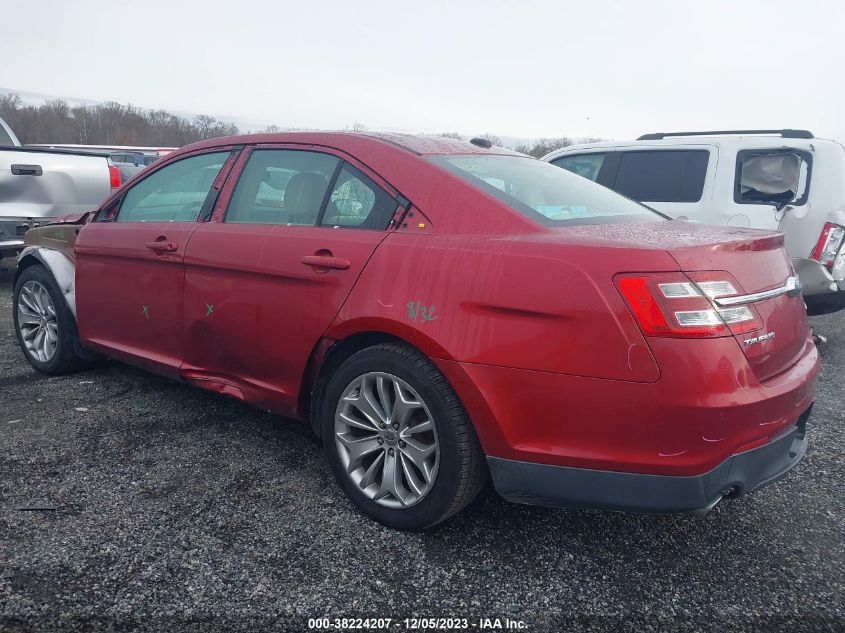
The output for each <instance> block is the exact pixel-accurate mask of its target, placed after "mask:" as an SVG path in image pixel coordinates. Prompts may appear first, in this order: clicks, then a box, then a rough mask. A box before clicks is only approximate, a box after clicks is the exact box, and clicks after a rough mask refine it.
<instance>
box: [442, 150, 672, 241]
mask: <svg viewBox="0 0 845 633" xmlns="http://www.w3.org/2000/svg"><path fill="white" fill-rule="evenodd" d="M429 160H431V161H432V162H434V163H436V164H438V165H440V166H441V167H443V168H445V169H446V170H448V171H450V172H452V173H454V174H456V175H458V176H460V177H461V178H463V179H464V180H466V181H467V182H469V183H470V184H472V185H474V186H475V187H477V188H479V189H481V190H483V191H486V192H487V193H489V194H491V195H493V196H494V197H496V198H498V199H499V200H501V201H503V202H505V203H506V204H508V205H509V206H510V207H511V208H513V209H515V210H516V211H518V212H520V213H522V214H523V215H525V216H527V217H529V218H531V219H532V220H534V221H536V222H539V223H540V224H543V225H545V226H568V225H573V224H576V225H577V224H606V223H628V222H630V223H633V222H656V221H661V220H663V219H664V217H663V216H662V215H660V214H659V213H656V212H655V211H653V210H651V209H648V208H647V207H644V206H643V205H641V204H638V203H636V202H634V201H633V200H628V199H627V198H625V197H623V196H620V195H619V194H618V193H615V192H614V191H611V190H610V189H607V188H605V187H602V186H601V185H598V184H596V183H594V182H590V181H589V180H587V179H586V178H582V177H580V176H577V175H575V174H573V173H571V172H569V171H567V170H566V169H560V168H559V167H556V166H555V165H552V164H551V163H545V162H543V161H540V160H537V159H534V158H528V157H523V156H501V155H493V156H483V155H482V156H478V155H446V156H433V157H431V158H430V159H429Z"/></svg>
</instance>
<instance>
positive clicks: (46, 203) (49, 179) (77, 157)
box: [0, 119, 121, 257]
mask: <svg viewBox="0 0 845 633" xmlns="http://www.w3.org/2000/svg"><path fill="white" fill-rule="evenodd" d="M120 181H121V177H120V170H119V169H118V167H117V166H116V165H114V164H113V163H112V162H111V161H110V160H109V155H108V153H107V152H95V151H90V150H74V149H45V148H40V147H22V146H21V144H20V141H18V139H17V137H16V136H15V134H14V132H12V130H11V129H10V128H9V126H8V125H6V123H5V122H4V121H3V120H2V119H0V257H2V256H4V255H7V256H8V255H14V254H16V253H17V252H18V251H20V250H21V249H22V248H23V235H24V233H26V231H27V230H28V229H30V228H33V227H35V226H39V225H40V224H45V223H47V222H50V221H53V220H54V219H55V218H57V217H61V216H65V215H69V214H73V213H77V212H83V211H90V210H91V209H95V208H96V207H97V205H99V204H100V202H102V201H103V200H104V199H105V198H106V196H108V195H109V194H110V193H111V192H112V190H114V189H116V188H117V187H119V186H120Z"/></svg>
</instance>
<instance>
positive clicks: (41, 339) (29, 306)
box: [18, 280, 59, 363]
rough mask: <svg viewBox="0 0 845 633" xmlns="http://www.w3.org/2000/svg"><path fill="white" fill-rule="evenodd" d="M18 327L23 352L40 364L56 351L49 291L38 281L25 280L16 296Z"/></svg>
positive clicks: (56, 329) (55, 325)
mask: <svg viewBox="0 0 845 633" xmlns="http://www.w3.org/2000/svg"><path fill="white" fill-rule="evenodd" d="M18 330H19V331H20V334H21V340H23V343H24V346H25V347H26V351H27V353H29V355H30V356H32V357H33V358H34V359H35V360H37V361H40V362H42V363H46V362H49V361H50V359H52V358H53V356H54V355H55V354H56V346H57V345H58V342H59V324H58V320H57V319H56V306H55V305H54V304H53V300H52V299H51V298H50V293H49V292H47V289H46V288H45V287H44V286H43V285H42V284H41V283H40V282H38V281H34V280H30V281H27V282H26V283H25V284H24V285H23V287H21V291H20V294H19V295H18Z"/></svg>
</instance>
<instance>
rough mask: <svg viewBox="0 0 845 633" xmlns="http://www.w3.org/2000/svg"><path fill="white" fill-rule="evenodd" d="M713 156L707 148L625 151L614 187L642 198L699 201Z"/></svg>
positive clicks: (642, 199) (648, 199) (665, 200)
mask: <svg viewBox="0 0 845 633" xmlns="http://www.w3.org/2000/svg"><path fill="white" fill-rule="evenodd" d="M709 158H710V152H708V151H707V150H654V151H652V150H640V151H635V152H624V153H623V154H622V159H621V161H620V163H619V171H618V172H617V174H616V182H615V183H614V185H613V188H614V189H615V190H616V191H618V192H619V193H621V194H623V195H625V196H628V197H629V198H633V199H634V200H639V201H640V202H698V201H699V200H701V195H702V193H703V192H704V179H705V176H706V175H707V163H708V161H709Z"/></svg>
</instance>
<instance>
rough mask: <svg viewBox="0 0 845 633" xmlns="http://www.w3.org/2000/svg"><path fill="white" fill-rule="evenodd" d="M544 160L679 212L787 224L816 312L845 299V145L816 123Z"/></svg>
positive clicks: (686, 135)
mask: <svg viewBox="0 0 845 633" xmlns="http://www.w3.org/2000/svg"><path fill="white" fill-rule="evenodd" d="M543 160H545V161H548V162H550V163H553V164H555V165H558V166H559V167H563V168H564V169H568V170H569V171H572V172H574V173H576V174H579V175H581V176H584V177H586V178H589V179H590V180H594V181H596V182H598V183H600V184H602V185H605V186H606V187H610V188H611V189H615V190H616V191H618V192H620V193H622V194H624V195H626V196H628V197H629V198H633V199H635V200H638V201H640V202H643V203H645V204H647V205H648V206H650V207H653V208H654V209H657V210H658V211H660V212H662V213H664V214H666V215H668V216H670V217H673V218H677V219H682V220H691V221H697V222H706V223H708V224H724V225H728V226H743V227H752V228H758V229H771V230H777V231H781V232H782V233H783V234H784V236H785V241H786V248H787V250H788V251H789V253H790V256H791V258H792V263H793V265H794V266H795V269H796V271H798V274H799V276H800V278H801V283H802V285H803V287H804V297H805V300H806V302H807V309H808V311H809V313H810V314H824V313H827V312H835V311H836V310H841V309H843V308H845V248H843V242H845V148H843V146H842V145H840V144H839V143H837V142H835V141H830V140H826V139H818V138H814V137H813V135H812V134H811V133H810V132H807V131H806V130H744V131H720V132H673V133H657V134H645V135H644V136H641V137H639V138H638V139H637V140H636V141H618V142H617V141H613V142H604V143H587V144H583V145H572V146H570V147H565V148H563V149H560V150H557V151H554V152H552V153H551V154H548V155H547V156H544V157H543Z"/></svg>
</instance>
